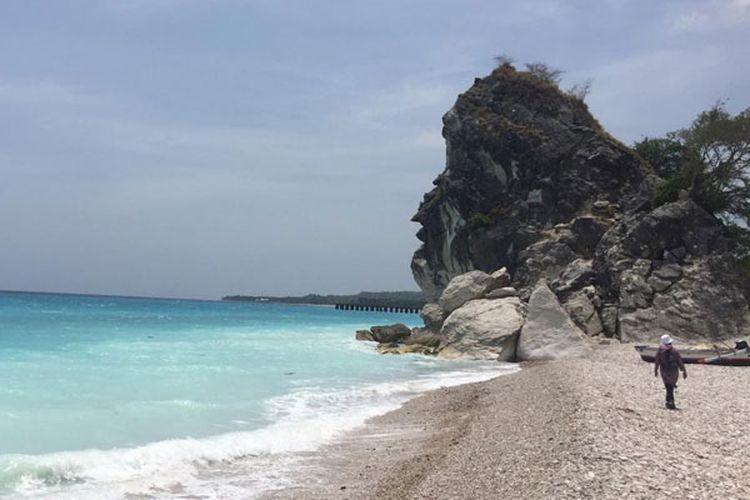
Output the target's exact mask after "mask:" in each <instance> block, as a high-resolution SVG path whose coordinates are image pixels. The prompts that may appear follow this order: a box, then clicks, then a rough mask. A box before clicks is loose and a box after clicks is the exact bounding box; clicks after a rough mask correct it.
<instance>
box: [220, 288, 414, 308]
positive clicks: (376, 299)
mask: <svg viewBox="0 0 750 500" xmlns="http://www.w3.org/2000/svg"><path fill="white" fill-rule="evenodd" d="M221 300H225V301H232V302H272V303H279V304H313V305H336V304H347V305H348V304H351V305H356V304H359V305H365V304H378V305H381V306H385V307H391V306H392V307H413V308H416V309H421V308H422V306H424V305H425V303H426V300H425V298H424V295H423V294H422V292H359V293H358V294H356V295H318V294H314V293H311V294H307V295H303V296H299V297H273V296H270V295H228V296H226V297H222V298H221Z"/></svg>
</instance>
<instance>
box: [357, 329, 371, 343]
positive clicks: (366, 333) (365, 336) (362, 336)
mask: <svg viewBox="0 0 750 500" xmlns="http://www.w3.org/2000/svg"><path fill="white" fill-rule="evenodd" d="M355 338H356V339H357V340H365V341H368V342H375V337H373V336H372V332H371V331H370V330H357V334H356V336H355Z"/></svg>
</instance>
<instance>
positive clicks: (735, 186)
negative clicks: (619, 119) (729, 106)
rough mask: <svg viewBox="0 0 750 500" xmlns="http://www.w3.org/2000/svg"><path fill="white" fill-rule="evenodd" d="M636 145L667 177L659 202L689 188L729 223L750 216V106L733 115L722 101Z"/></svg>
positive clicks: (659, 191)
mask: <svg viewBox="0 0 750 500" xmlns="http://www.w3.org/2000/svg"><path fill="white" fill-rule="evenodd" d="M635 149H636V151H637V152H638V153H639V154H640V155H641V156H642V157H643V158H645V159H646V160H647V161H648V162H649V163H651V165H653V167H654V169H655V171H656V172H657V173H658V174H659V175H660V176H661V177H663V178H664V182H663V183H662V184H661V185H660V186H659V187H658V189H657V199H656V201H657V204H659V205H661V204H663V203H667V202H670V201H675V200H677V198H678V196H679V192H680V191H681V190H685V191H687V192H688V193H689V195H690V197H691V198H692V199H693V200H695V202H696V203H698V205H700V206H701V207H702V208H703V209H704V210H706V211H707V212H709V213H711V214H713V215H716V216H717V217H720V218H721V219H722V220H723V221H724V222H725V223H729V224H737V223H740V224H742V225H744V226H747V225H748V223H749V222H750V172H749V170H750V108H747V109H746V110H744V111H742V112H740V113H738V114H737V115H735V116H732V115H731V114H730V113H729V112H728V111H727V110H726V108H725V106H724V103H722V102H719V103H717V104H715V105H714V106H712V107H711V108H710V109H708V110H706V111H703V112H701V113H700V114H699V115H698V116H697V117H696V118H695V120H694V121H693V123H692V124H691V125H690V126H689V127H688V128H684V129H680V130H677V131H674V132H671V133H669V134H667V135H666V136H665V137H661V138H645V139H643V140H642V141H640V142H638V143H636V144H635Z"/></svg>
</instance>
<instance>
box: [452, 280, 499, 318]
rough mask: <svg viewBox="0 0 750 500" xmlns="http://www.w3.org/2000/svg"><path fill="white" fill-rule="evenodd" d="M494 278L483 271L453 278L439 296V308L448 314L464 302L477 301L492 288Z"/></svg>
mask: <svg viewBox="0 0 750 500" xmlns="http://www.w3.org/2000/svg"><path fill="white" fill-rule="evenodd" d="M494 284H495V278H493V277H492V276H490V275H489V274H487V273H485V272H483V271H469V272H468V273H464V274H459V275H458V276H456V277H455V278H453V279H452V280H451V281H450V283H448V286H447V287H445V290H444V291H443V293H442V295H440V300H439V304H440V307H442V309H443V310H444V311H445V312H446V313H447V314H450V313H452V312H453V311H455V310H456V309H458V308H459V307H461V306H462V305H464V304H465V303H466V302H468V301H470V300H473V299H478V298H480V297H482V296H483V295H484V293H485V292H486V291H487V290H490V289H491V288H493V286H494Z"/></svg>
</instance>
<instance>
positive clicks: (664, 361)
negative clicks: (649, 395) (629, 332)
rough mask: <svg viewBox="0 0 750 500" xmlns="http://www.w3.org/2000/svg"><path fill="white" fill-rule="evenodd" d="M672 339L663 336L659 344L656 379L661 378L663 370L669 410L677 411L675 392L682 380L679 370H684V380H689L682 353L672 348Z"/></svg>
mask: <svg viewBox="0 0 750 500" xmlns="http://www.w3.org/2000/svg"><path fill="white" fill-rule="evenodd" d="M672 342H673V340H672V337H670V336H669V335H662V336H661V342H660V344H659V352H657V353H656V358H655V359H654V377H658V376H659V370H661V379H662V381H664V388H665V389H666V390H667V408H669V409H670V410H674V409H675V405H674V390H675V387H677V380H678V379H679V378H680V373H679V371H678V370H682V378H687V370H685V364H684V363H683V362H682V356H680V353H679V352H678V351H677V349H675V348H674V347H672Z"/></svg>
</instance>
